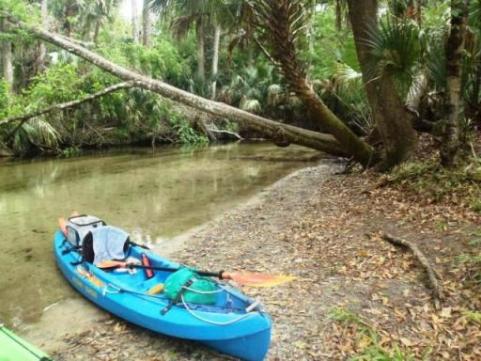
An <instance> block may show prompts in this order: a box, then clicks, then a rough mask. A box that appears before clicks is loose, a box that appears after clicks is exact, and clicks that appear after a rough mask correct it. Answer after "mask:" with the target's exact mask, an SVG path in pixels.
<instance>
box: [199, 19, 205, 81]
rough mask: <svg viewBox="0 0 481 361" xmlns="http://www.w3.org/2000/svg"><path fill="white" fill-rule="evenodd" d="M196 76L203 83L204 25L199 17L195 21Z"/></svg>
mask: <svg viewBox="0 0 481 361" xmlns="http://www.w3.org/2000/svg"><path fill="white" fill-rule="evenodd" d="M197 78H198V79H199V80H200V82H201V84H202V86H204V83H205V26H204V19H203V18H202V17H201V18H200V19H199V21H198V23H197Z"/></svg>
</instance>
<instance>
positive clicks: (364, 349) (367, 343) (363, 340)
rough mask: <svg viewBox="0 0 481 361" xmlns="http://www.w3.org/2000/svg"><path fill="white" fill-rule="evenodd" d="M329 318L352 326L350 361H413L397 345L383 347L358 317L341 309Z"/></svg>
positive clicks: (369, 328) (379, 340)
mask: <svg viewBox="0 0 481 361" xmlns="http://www.w3.org/2000/svg"><path fill="white" fill-rule="evenodd" d="M330 318H331V319H332V320H334V321H337V322H339V323H341V324H343V325H345V326H348V327H350V326H354V327H355V328H356V330H355V337H356V346H357V350H356V354H355V355H354V356H352V357H350V358H349V360H350V361H414V360H415V358H414V356H413V355H412V354H411V353H409V352H408V351H404V350H402V349H401V348H400V347H399V346H398V345H397V344H393V345H391V346H390V347H388V346H386V345H383V344H382V343H383V342H382V341H381V337H380V336H379V334H378V333H377V332H376V331H375V330H374V328H373V327H372V326H371V325H369V323H367V322H366V321H364V320H363V319H362V318H361V317H359V316H358V315H356V314H354V313H352V312H351V311H349V310H346V309H344V308H341V307H336V308H334V309H332V310H331V312H330Z"/></svg>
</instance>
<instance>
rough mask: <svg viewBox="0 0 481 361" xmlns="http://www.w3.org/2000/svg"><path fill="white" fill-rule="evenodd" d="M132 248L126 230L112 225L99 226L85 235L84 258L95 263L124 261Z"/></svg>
mask: <svg viewBox="0 0 481 361" xmlns="http://www.w3.org/2000/svg"><path fill="white" fill-rule="evenodd" d="M130 248H131V246H130V241H129V235H128V233H126V232H125V231H123V230H121V229H120V228H117V227H112V226H103V227H98V228H95V229H92V230H91V231H89V232H88V233H87V234H86V235H85V237H84V240H83V245H82V258H83V260H84V261H85V262H89V263H93V264H95V265H98V264H100V263H102V262H104V261H112V260H115V261H124V260H125V259H126V258H127V257H128V256H129V253H130Z"/></svg>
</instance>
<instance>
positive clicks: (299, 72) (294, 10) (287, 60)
mask: <svg viewBox="0 0 481 361" xmlns="http://www.w3.org/2000/svg"><path fill="white" fill-rule="evenodd" d="M263 4H264V5H263ZM257 6H259V8H257V14H258V16H259V18H260V22H261V24H260V25H261V26H263V27H264V28H265V30H266V31H267V32H268V34H269V37H270V39H271V47H272V57H273V58H274V60H275V61H276V62H277V63H278V64H280V67H281V70H282V73H283V74H284V78H285V79H286V81H287V83H288V84H289V87H290V88H291V89H292V91H294V92H295V93H296V95H297V96H298V97H299V98H300V99H301V100H302V102H303V104H304V105H305V107H306V109H307V110H308V112H309V114H310V117H311V118H312V119H313V120H314V121H315V122H317V123H318V124H319V125H321V126H322V127H323V128H324V129H325V130H326V131H327V132H328V133H330V134H332V135H333V136H334V138H336V139H337V140H338V142H339V143H340V144H341V145H342V147H343V148H344V149H345V150H346V151H347V152H348V153H349V154H350V155H351V156H352V157H353V158H354V159H355V160H356V161H358V162H360V163H361V164H362V165H364V166H369V165H371V164H372V162H373V160H374V159H373V149H372V147H371V146H370V145H369V144H367V143H366V142H365V141H363V140H362V139H360V138H359V137H358V136H357V135H356V134H354V132H353V131H352V130H351V129H350V128H349V127H348V126H347V125H346V124H345V123H344V122H342V120H340V119H339V118H338V117H337V116H336V115H335V114H334V113H333V112H332V111H331V110H330V109H329V108H328V107H327V106H326V105H325V104H324V102H323V101H322V100H321V99H320V98H319V97H318V96H317V94H316V93H315V91H314V90H313V88H312V85H311V84H310V83H309V81H308V80H307V76H306V73H305V72H304V68H303V67H302V65H301V64H300V63H299V61H298V57H297V52H296V45H295V40H296V35H295V34H298V33H299V32H298V31H296V29H295V23H297V22H298V21H297V20H298V19H299V18H300V16H302V14H300V12H301V11H303V9H302V8H299V6H300V5H299V2H292V1H290V0H276V1H265V2H261V4H260V5H257ZM297 30H298V29H297Z"/></svg>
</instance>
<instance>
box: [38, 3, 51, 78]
mask: <svg viewBox="0 0 481 361" xmlns="http://www.w3.org/2000/svg"><path fill="white" fill-rule="evenodd" d="M40 12H41V16H42V27H43V28H44V29H45V30H48V26H49V24H48V0H42V3H41V5H40ZM46 57H47V47H46V46H45V44H44V42H43V41H40V42H39V44H38V58H37V61H36V63H37V70H38V71H42V70H44V69H45V58H46Z"/></svg>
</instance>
